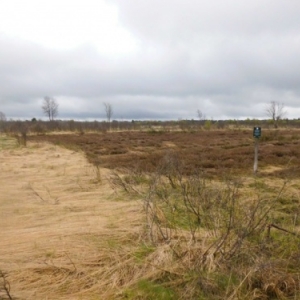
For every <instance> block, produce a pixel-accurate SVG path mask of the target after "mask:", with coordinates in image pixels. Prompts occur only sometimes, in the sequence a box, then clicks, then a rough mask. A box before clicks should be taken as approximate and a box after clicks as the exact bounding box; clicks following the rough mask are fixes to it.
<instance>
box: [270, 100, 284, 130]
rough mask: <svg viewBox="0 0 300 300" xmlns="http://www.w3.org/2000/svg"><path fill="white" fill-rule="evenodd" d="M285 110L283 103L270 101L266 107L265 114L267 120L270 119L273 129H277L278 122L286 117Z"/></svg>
mask: <svg viewBox="0 0 300 300" xmlns="http://www.w3.org/2000/svg"><path fill="white" fill-rule="evenodd" d="M286 113H287V112H286V110H285V108H284V104H283V103H278V102H276V101H271V102H270V103H269V104H268V105H267V106H266V114H267V116H268V117H269V118H271V120H272V122H273V124H274V127H275V128H277V127H278V123H279V121H280V120H281V119H282V118H283V117H284V116H285V115H286Z"/></svg>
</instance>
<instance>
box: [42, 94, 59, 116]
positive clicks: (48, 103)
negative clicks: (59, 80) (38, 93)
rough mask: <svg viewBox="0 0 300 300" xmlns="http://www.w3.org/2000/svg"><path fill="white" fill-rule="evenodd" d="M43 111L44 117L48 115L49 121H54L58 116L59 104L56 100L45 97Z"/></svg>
mask: <svg viewBox="0 0 300 300" xmlns="http://www.w3.org/2000/svg"><path fill="white" fill-rule="evenodd" d="M42 110H43V113H44V115H46V116H47V117H48V118H49V121H53V120H54V118H56V117H57V115H58V103H57V101H56V100H55V99H54V98H51V97H48V96H47V97H45V98H44V102H43V106H42Z"/></svg>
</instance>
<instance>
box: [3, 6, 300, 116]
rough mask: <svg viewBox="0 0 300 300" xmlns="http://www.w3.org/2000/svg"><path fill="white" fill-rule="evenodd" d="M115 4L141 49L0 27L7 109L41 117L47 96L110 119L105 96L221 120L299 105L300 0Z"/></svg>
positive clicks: (66, 111) (116, 102) (64, 108)
mask: <svg viewBox="0 0 300 300" xmlns="http://www.w3.org/2000/svg"><path fill="white" fill-rule="evenodd" d="M110 3H114V4H115V5H117V6H118V7H119V16H120V20H121V22H122V24H123V26H125V27H126V28H127V30H129V31H130V32H131V33H132V34H133V35H134V36H135V37H136V39H137V44H138V49H137V50H136V52H134V53H131V54H127V55H124V56H118V57H114V56H107V55H106V56H104V55H100V54H99V53H98V52H97V50H96V48H94V47H93V46H92V45H82V46H81V47H78V48H76V49H72V50H68V51H62V50H61V51H58V50H50V49H47V48H43V47H42V46H39V45H37V44H33V43H29V42H27V41H24V40H23V41H21V40H17V39H12V38H9V37H4V36H1V35H0V110H1V111H4V112H5V113H6V115H7V116H14V117H22V116H24V117H33V116H35V117H36V116H38V117H40V116H42V114H41V109H40V106H41V102H42V98H43V96H45V95H50V96H53V97H55V98H57V100H58V102H59V103H60V107H59V111H60V117H65V118H72V116H73V118H84V117H86V118H103V117H105V116H104V109H103V102H111V103H112V105H113V106H114V108H115V114H114V117H115V118H125V119H138V118H149V119H155V118H159V119H177V118H197V115H196V111H197V109H198V108H199V109H201V110H202V111H203V112H204V113H205V115H206V116H207V117H212V118H214V119H218V118H239V117H264V112H263V110H264V106H265V104H266V103H268V102H270V101H278V102H283V103H285V104H286V106H287V107H290V108H298V107H299V103H300V99H299V96H300V89H299V87H300V86H299V78H300V56H299V53H300V38H299V32H300V31H299V30H300V19H299V13H300V2H299V1H285V2H283V1H279V0H273V1H270V0H266V1H258V0H254V1H238V0H229V1H223V0H216V1H196V0H190V1H185V2H183V1H179V0H173V1H170V0H164V1H158V0H151V1H150V0H144V1H133V0H122V1H121V0H111V1H110ZM291 111H292V112H293V110H291ZM294 112H295V113H294V115H290V116H289V117H297V115H296V110H294Z"/></svg>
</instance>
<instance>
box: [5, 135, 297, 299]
mask: <svg viewBox="0 0 300 300" xmlns="http://www.w3.org/2000/svg"><path fill="white" fill-rule="evenodd" d="M299 133H300V131H298V130H292V129H288V130H287V129H279V130H275V129H270V130H266V131H264V132H263V136H262V138H261V139H260V143H259V170H258V173H257V174H253V155H254V148H253V147H254V141H253V138H252V132H251V130H249V129H242V130H229V129H222V130H197V131H195V132H194V131H193V132H183V131H176V132H169V131H161V130H151V131H146V132H145V131H135V132H133V131H128V132H104V133H85V134H84V133H80V134H79V133H72V134H62V133H60V134H55V133H51V134H50V133H49V134H41V135H28V136H27V143H26V147H25V146H21V145H19V144H18V143H17V141H16V140H15V139H13V138H11V137H8V136H4V135H2V136H1V137H0V168H1V173H0V195H1V197H0V208H1V210H0V212H1V218H0V228H1V231H0V232H1V234H0V239H1V243H0V271H1V272H0V299H10V298H11V299H228V300H229V299H232V300H233V299H250V300H251V299H300V271H299V270H300V249H299V245H300V244H299V242H300V236H299V225H300V219H299V213H300V209H299V207H300V206H299V204H300V198H299V187H300V178H299V175H300V174H299V171H300V147H299V144H300V135H299Z"/></svg>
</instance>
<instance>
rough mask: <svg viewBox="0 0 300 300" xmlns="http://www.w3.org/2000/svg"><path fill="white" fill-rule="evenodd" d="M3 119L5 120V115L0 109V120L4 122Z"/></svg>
mask: <svg viewBox="0 0 300 300" xmlns="http://www.w3.org/2000/svg"><path fill="white" fill-rule="evenodd" d="M4 121H6V116H5V114H4V113H3V112H2V111H0V122H4Z"/></svg>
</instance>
